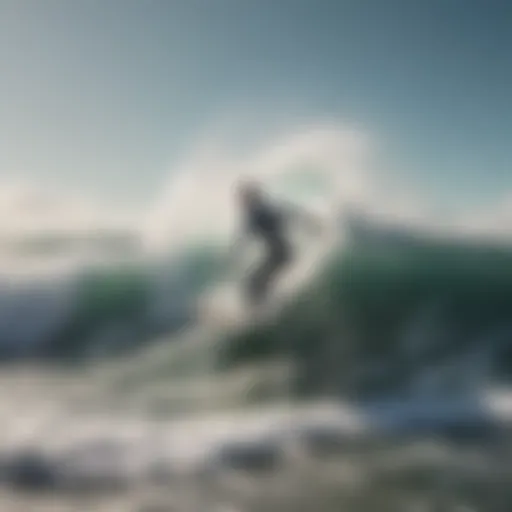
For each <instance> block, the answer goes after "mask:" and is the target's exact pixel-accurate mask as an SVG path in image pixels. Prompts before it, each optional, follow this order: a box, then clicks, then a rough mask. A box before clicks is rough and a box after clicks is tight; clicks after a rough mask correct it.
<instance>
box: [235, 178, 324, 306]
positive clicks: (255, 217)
mask: <svg viewBox="0 0 512 512" xmlns="http://www.w3.org/2000/svg"><path fill="white" fill-rule="evenodd" d="M237 192H238V194H237V195H238V201H239V205H240V208H241V210H242V230H241V233H240V237H239V238H238V239H237V243H236V246H235V247H237V248H238V247H240V245H241V242H242V241H243V240H245V239H247V238H249V237H252V238H255V239H257V240H259V241H261V242H262V245H263V250H264V257H263V259H262V260H261V262H260V263H259V264H258V265H257V266H256V267H255V268H254V270H252V271H251V272H249V275H248V276H247V281H246V283H245V285H244V294H245V299H246V300H247V301H248V303H249V306H250V307H259V306H261V305H262V304H263V303H264V302H265V300H266V299H267V296H268V292H269V289H270V286H271V285H272V284H273V282H274V281H275V280H276V279H277V278H278V277H279V276H280V275H281V274H282V272H283V271H284V270H285V269H286V268H287V267H288V266H289V265H290V263H291V262H292V261H293V260H294V258H295V254H294V251H293V248H292V244H291V241H290V238H289V234H288V229H287V228H288V225H289V223H290V221H291V220H296V219H302V220H303V221H306V223H307V225H308V226H309V227H313V228H314V229H315V231H316V230H317V229H318V224H317V223H316V222H314V221H313V219H311V218H310V217H309V216H306V215H304V214H302V212H299V211H298V210H297V209H295V208H291V207H288V206H285V205H283V204H282V205H275V204H272V203H271V202H270V201H269V199H268V198H267V197H266V195H265V194H264V192H263V190H262V189H261V188H260V187H259V186H258V185H257V184H256V183H252V182H244V183H241V184H240V185H239V186H238V190H237Z"/></svg>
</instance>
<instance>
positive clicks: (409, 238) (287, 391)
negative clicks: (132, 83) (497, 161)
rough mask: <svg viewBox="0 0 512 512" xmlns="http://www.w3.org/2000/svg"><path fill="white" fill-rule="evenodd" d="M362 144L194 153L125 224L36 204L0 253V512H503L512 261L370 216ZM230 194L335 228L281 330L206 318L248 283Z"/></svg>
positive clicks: (306, 243)
mask: <svg viewBox="0 0 512 512" xmlns="http://www.w3.org/2000/svg"><path fill="white" fill-rule="evenodd" d="M359 146H360V141H359V139H357V137H356V138H355V139H354V134H353V133H352V132H348V133H346V132H338V131H332V130H318V131H316V132H313V133H312V134H311V133H309V134H308V136H307V137H306V136H305V135H304V134H300V133H299V134H298V135H294V136H292V137H288V138H285V140H283V141H281V142H279V143H277V144H274V145H271V146H270V147H267V148H264V149H263V150H262V149H259V150H258V151H256V152H255V153H254V154H253V155H252V156H251V158H247V157H243V158H241V157H238V156H236V155H232V154H230V155H229V158H228V157H227V156H226V155H225V154H222V155H220V156H219V155H218V154H215V155H214V156H212V155H211V154H210V153H208V152H207V154H206V156H205V155H204V154H200V155H199V157H197V156H195V157H194V158H193V159H191V160H190V161H186V162H185V163H184V165H183V166H182V168H180V169H177V170H176V171H175V172H174V173H173V176H172V178H171V180H170V183H169V187H168V190H165V191H164V193H163V194H162V197H160V198H159V199H158V201H156V203H155V205H152V207H151V208H150V209H149V210H150V211H149V214H148V215H147V216H144V218H137V219H133V218H131V219H129V220H123V222H116V223H112V222H110V223H109V222H106V221H105V219H104V218H100V219H96V218H92V217H91V216H87V215H84V214H83V212H82V210H80V212H82V213H80V215H78V219H79V220H80V219H81V224H80V222H78V223H75V224H70V225H62V223H61V224H59V222H60V220H62V219H63V218H66V219H69V218H71V217H72V216H70V215H68V216H64V215H62V212H61V211H60V210H59V211H58V212H56V214H55V215H53V214H52V208H53V206H51V207H49V206H48V205H47V206H46V207H45V208H46V210H44V211H45V212H46V213H45V215H46V216H47V217H48V219H47V221H46V222H45V223H42V224H41V225H38V224H37V222H36V220H40V219H41V217H42V215H41V211H40V204H41V200H38V201H34V198H33V197H32V200H31V202H30V204H31V205H32V206H31V208H33V204H34V203H35V204H37V205H39V206H38V208H39V209H38V208H36V210H35V213H33V217H34V219H33V221H31V220H30V216H28V217H29V219H28V220H27V219H25V225H26V226H29V227H30V228H31V229H22V227H20V226H17V227H16V229H14V228H11V229H5V230H4V231H3V235H2V236H3V238H2V253H1V254H2V256H1V287H0V354H1V357H2V365H1V369H0V380H1V381H2V382H1V384H2V393H1V400H0V407H1V414H2V418H3V419H4V420H3V426H2V430H1V432H2V434H1V436H0V437H1V454H0V481H1V485H2V488H1V491H0V500H2V507H1V508H2V510H6V511H9V510H46V509H48V510H57V509H60V510H78V509H88V510H109V511H112V510H133V511H137V512H139V511H140V512H142V510H162V511H164V510H207V509H208V510H212V508H204V507H211V506H215V507H217V509H218V510H240V511H245V510H247V511H252V510H313V509H316V510H326V511H330V510H336V511H338V510H340V507H341V506H343V507H344V509H346V510H354V511H355V510H368V511H370V510H377V508H375V507H376V506H378V507H379V508H378V510H434V509H435V508H433V507H436V506H441V507H443V506H444V507H445V509H447V510H454V511H455V510H489V511H494V510H496V511H501V510H508V509H507V508H506V504H507V503H510V495H509V491H508V487H509V486H507V481H508V482H510V478H511V475H512V469H511V467H510V460H512V458H511V457H509V456H508V455H507V454H509V453H510V436H509V427H510V420H511V419H512V417H511V411H512V407H511V404H512V400H511V396H512V395H511V394H510V376H511V373H510V372H511V368H512V359H511V356H512V348H511V347H512V320H511V318H512V315H511V313H512V247H511V246H510V245H509V242H508V240H507V238H506V236H504V235H503V234H500V236H495V233H493V236H492V237H490V236H483V235H489V232H488V231H487V230H485V229H484V230H483V231H481V232H480V234H479V236H477V235H476V234H475V233H474V232H472V231H473V230H472V229H462V228H461V227H460V225H457V222H453V223H452V224H450V223H448V222H447V223H446V225H445V226H439V225H437V224H436V223H435V222H430V223H429V222H426V221H425V219H423V218H422V217H421V216H420V217H421V219H420V218H418V217H416V218H415V217H414V215H409V214H408V213H407V208H408V206H407V204H406V205H405V206H404V205H403V204H402V205H400V204H399V203H400V201H398V200H397V199H393V200H391V199H390V200H389V201H388V203H387V204H388V206H386V205H383V204H382V202H379V203H378V204H377V201H378V197H379V195H378V194H377V195H376V194H375V192H374V189H375V188H377V189H378V188H379V187H377V186H375V187H373V188H372V186H370V185H369V184H368V183H369V182H368V179H369V178H368V177H367V176H366V174H365V172H363V169H362V168H361V167H362V163H361V162H360V161H359V160H360V155H359V152H360V147H359ZM240 175H242V176H246V175H250V176H253V177H255V178H257V179H258V180H260V181H262V182H264V183H265V184H266V186H267V189H268V191H269V193H270V194H272V196H275V197H276V199H284V200H286V201H292V202H296V203H298V204H300V205H301V206H302V207H304V208H306V209H307V210H308V211H310V212H312V213H314V214H315V215H317V216H318V217H319V218H320V219H322V221H323V223H324V225H325V229H324V231H323V232H322V234H321V235H320V236H318V237H316V238H315V237H309V236H306V235H305V234H302V233H301V232H300V231H299V232H298V233H297V238H296V243H297V246H298V248H299V251H300V254H301V255H302V257H301V258H300V261H299V263H300V264H298V265H297V266H295V267H293V268H292V269H291V271H290V273H289V274H288V275H287V276H285V278H284V279H283V283H282V288H280V290H282V291H283V293H285V294H286V292H292V293H289V295H287V296H286V295H285V299H286V300H285V299H283V301H282V304H281V306H280V309H279V311H277V312H276V314H275V315H273V316H272V321H269V322H267V323H260V324H241V325H240V324H237V325H235V326H229V325H225V324H223V323H222V322H215V321H212V320H211V319H206V318H205V317H204V316H202V315H201V308H200V307H198V306H201V305H202V304H204V301H205V298H207V299H208V301H209V303H210V304H211V303H213V304H214V305H215V306H216V308H218V310H219V311H222V308H223V307H224V306H226V305H225V304H223V300H224V299H223V297H224V296H223V295H222V293H220V292H219V290H222V289H225V288H226V286H227V287H228V288H229V289H230V290H233V289H236V286H237V283H239V281H240V278H241V276H242V275H243V272H244V268H243V267H242V268H240V269H239V268H234V266H233V262H232V261H231V260H230V258H229V250H228V249H229V241H230V238H231V235H232V233H233V231H234V229H235V228H236V212H235V211H234V206H233V200H232V196H233V187H234V186H235V184H236V182H237V179H238V178H239V177H240ZM340 185H343V186H340ZM368 190H370V192H368ZM50 203H51V204H52V205H53V204H54V202H50ZM23 204H26V201H24V202H23ZM45 204H46V203H45ZM354 205H355V206H357V208H356V207H355V206H354ZM29 210H30V209H29ZM48 210H49V211H48ZM30 211H32V210H30ZM30 211H29V213H30ZM356 212H357V213H356ZM404 212H405V213H404ZM52 215H53V217H54V219H53V220H54V221H55V222H54V224H53V225H52V223H51V222H50V220H52ZM43 217H44V215H43ZM84 219H85V220H84ZM57 221H59V222H57ZM34 226H36V227H37V229H35V228H34ZM470 227H472V226H470ZM255 250H256V252H255V256H256V257H257V249H255ZM250 257H252V255H250ZM226 453H227V455H226ZM226 461H227V462H226ZM237 461H238V462H237ZM237 464H238V466H239V467H238V466H237ZM155 475H156V476H155ZM411 475H412V476H411ZM448 477H449V478H448ZM272 482H274V484H272ZM85 490H87V492H85ZM507 493H508V494H507ZM489 495H492V499H491V498H489ZM485 496H487V497H485ZM83 500H86V501H83ZM212 504H213V505H212ZM45 507H46V508H45ZM84 507H85V508H84ZM145 507H146V508H145ZM149 507H155V508H149ZM157 507H160V508H157ZM166 507H167V508H166ZM173 507H174V508H173ZM300 507H302V508H300ZM315 507H317V508H315ZM464 507H465V508H464ZM500 507H502V508H500ZM503 507H505V508H503Z"/></svg>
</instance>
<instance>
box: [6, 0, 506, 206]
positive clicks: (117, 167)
mask: <svg viewBox="0 0 512 512" xmlns="http://www.w3.org/2000/svg"><path fill="white" fill-rule="evenodd" d="M511 49H512V4H511V3H510V2H508V1H506V0H502V1H500V0H487V1H485V0H388V1H383V0H330V1H329V0H257V1H249V0H172V1H171V0H0V74H1V75H0V76H1V80H0V177H1V178H2V179H7V180H9V179H17V178H20V177H21V178H26V179H28V180H33V181H34V182H42V183H52V184H53V183H54V184H57V185H61V186H65V187H70V188H73V189H78V190H82V191H84V192H85V193H86V194H93V195H97V196H98V197H101V198H103V199H105V200H107V201H111V202H113V203H126V204H130V203H133V204H143V203H144V202H145V201H148V200H149V199H150V198H151V197H153V196H154V195H155V194H156V191H157V190H158V188H159V187H161V185H162V183H163V182H164V181H165V176H166V174H167V173H168V172H169V168H170V166H171V165H172V161H173V160H175V159H179V158H180V157H181V155H182V154H183V153H184V152H185V151H187V150H188V148H189V147H190V145H191V144H193V142H194V141H195V140H196V139H197V137H198V136H200V135H201V133H203V132H204V130H205V129H207V127H208V126H212V125H215V123H216V122H218V121H219V120H222V119H223V118H225V117H229V116H230V115H233V114H236V113H237V112H251V111H252V112H253V113H258V112H268V113H270V114H269V115H268V116H267V117H268V118H271V117H272V114H275V115H276V117H279V116H281V117H282V118H287V117H289V118H290V119H296V118H297V116H302V117H301V118H302V119H309V120H312V121H315V120H317V119H322V118H328V119H339V120H340V121H341V122H345V121H346V120H348V121H350V122H353V123H356V124H357V125H358V126H361V127H362V128H363V130H367V131H368V132H369V133H371V134H372V135H373V136H374V137H375V138H376V140H377V141H378V143H379V155H380V157H381V158H382V159H383V168H386V169H388V172H395V173H397V174H398V175H400V174H401V175H403V176H405V177H406V178H407V179H408V180H412V181H414V182H415V183H416V184H417V185H418V186H419V187H421V189H422V190H424V191H425V194H430V195H431V196H432V197H437V198H439V199H440V200H447V201H458V202H461V203H467V204H476V203H477V202H478V203H482V202H483V203H485V202H486V201H493V200H494V199H495V198H497V197H499V196H500V195H501V194H503V193H505V192H507V191H509V190H510V191H512V144H511V141H512V101H511V92H510V91H512V56H511ZM256 117H257V116H256ZM261 122H262V121H261Z"/></svg>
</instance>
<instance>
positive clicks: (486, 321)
mask: <svg viewBox="0 0 512 512" xmlns="http://www.w3.org/2000/svg"><path fill="white" fill-rule="evenodd" d="M346 225H347V226H348V233H349V236H348V237H347V238H346V244H345V245H344V246H343V248H340V249H339V250H338V251H337V252H336V253H335V254H334V255H333V256H332V258H331V260H330V261H329V262H328V264H327V265H326V267H325V268H323V269H322V271H321V272H320V276H319V278H318V279H316V280H315V281H314V282H312V283H311V284H310V285H309V286H308V287H307V289H306V290H304V292H303V293H302V294H300V296H298V297H296V298H295V299H294V301H293V303H291V304H289V305H288V306H287V308H286V309H285V311H284V312H283V314H282V315H281V316H280V317H279V320H278V321H277V322H275V323H274V324H273V325H270V326H262V327H259V328H255V329H253V330H251V331H250V332H242V333H237V334H236V335H235V336H234V337H233V338H232V339H231V340H230V342H229V343H228V346H227V348H226V350H225V351H224V352H223V354H222V356H221V363H222V365H224V366H227V367H231V366H233V365H240V364H243V363H246V362H249V361H254V360H255V359H257V360H266V359H269V358H270V359H273V358H276V357H289V356H291V357H292V358H293V359H294V360H295V361H296V362H298V373H297V379H296V386H297V392H299V393H301V394H302V393H314V394H317V393H324V392H325V393H329V394H332V393H336V394H338V393H342V394H345V395H346V394H349V395H353V396H355V397H365V398H368V397H372V396H374V395H380V394H394V395H395V394H399V395H400V394H405V395H409V394H413V395H414V396H418V395H427V396H432V395H440V396H446V394H450V393H459V392H466V391H468V390H477V389H481V388H482V387H485V386H496V385H500V386H501V385H509V384H510V378H511V375H512V373H511V371H512V317H511V313H512V246H510V245H497V244H483V243H482V242H481V241H478V242H472V241H470V240H469V239H466V240H464V239H459V240H454V239H451V238H447V237H440V236H433V235H432V234H427V233H423V232H421V231H417V230H411V229H408V228H405V227H403V226H400V225H397V226H384V225H382V224H380V223H379V222H376V221H373V220H371V218H364V217H362V218H358V219H357V221H356V220H355V219H351V220H349V221H348V222H347V223H346Z"/></svg>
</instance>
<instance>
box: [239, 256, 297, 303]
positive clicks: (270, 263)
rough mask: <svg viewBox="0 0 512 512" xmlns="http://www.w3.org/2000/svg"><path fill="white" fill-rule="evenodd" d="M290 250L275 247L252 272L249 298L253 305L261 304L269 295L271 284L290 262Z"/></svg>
mask: <svg viewBox="0 0 512 512" xmlns="http://www.w3.org/2000/svg"><path fill="white" fill-rule="evenodd" d="M290 259H291V258H290V254H289V251H287V250H285V248H284V247H274V248H272V250H270V251H269V253H268V256H267V258H266V259H265V260H264V261H263V263H262V264H261V265H260V266H259V267H258V268H257V269H256V270H255V271H254V272H253V273H252V275H251V276H250V278H249V283H248V298H249V301H250V303H251V305H253V306H254V305H261V304H262V303H263V302H264V301H265V300H266V299H267V296H268V292H269V289H270V286H271V284H272V283H273V282H274V281H275V279H276V278H277V276H278V275H279V273H280V272H282V271H283V270H284V269H285V268H286V266H287V265H288V264H289V262H290Z"/></svg>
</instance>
